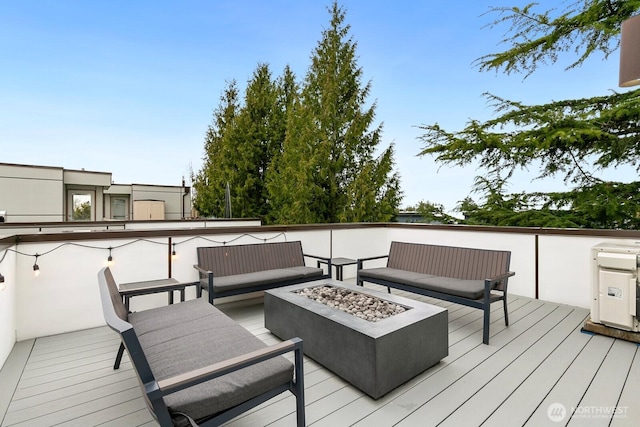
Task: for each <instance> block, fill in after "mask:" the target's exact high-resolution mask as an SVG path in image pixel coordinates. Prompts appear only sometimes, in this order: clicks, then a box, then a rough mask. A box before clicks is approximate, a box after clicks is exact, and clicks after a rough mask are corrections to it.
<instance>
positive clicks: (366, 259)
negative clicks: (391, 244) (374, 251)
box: [357, 254, 389, 270]
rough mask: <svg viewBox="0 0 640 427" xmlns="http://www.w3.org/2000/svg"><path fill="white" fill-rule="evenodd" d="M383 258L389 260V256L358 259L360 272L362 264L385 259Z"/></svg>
mask: <svg viewBox="0 0 640 427" xmlns="http://www.w3.org/2000/svg"><path fill="white" fill-rule="evenodd" d="M383 258H389V255H388V254H387V255H378V256H372V257H367V258H358V260H357V264H358V270H362V264H363V263H364V262H365V261H373V260H374V259H383Z"/></svg>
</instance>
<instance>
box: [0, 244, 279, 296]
mask: <svg viewBox="0 0 640 427" xmlns="http://www.w3.org/2000/svg"><path fill="white" fill-rule="evenodd" d="M280 236H284V239H285V241H287V235H286V233H284V232H281V233H278V234H276V235H274V236H272V237H267V238H263V237H258V236H254V235H252V234H248V233H244V234H241V235H239V236H236V237H235V238H233V239H231V240H228V241H224V240H223V241H219V240H214V239H209V238H207V237H204V236H193V237H190V238H188V239H186V240H183V241H181V242H172V243H171V246H172V250H171V259H172V260H175V259H177V258H178V254H177V251H176V245H178V244H182V243H187V242H190V241H192V240H195V239H199V240H205V241H207V242H211V243H217V244H221V245H224V246H226V245H227V244H228V243H233V242H235V241H236V240H239V239H242V238H244V237H252V238H254V239H256V240H260V241H262V242H264V243H266V242H267V241H269V240H274V239H277V238H278V237H280ZM138 242H147V243H153V244H158V245H167V243H160V242H156V241H153V240H147V239H136V240H132V241H130V242H127V243H124V244H122V245H118V246H116V247H115V248H114V247H112V246H109V247H108V248H105V247H99V246H91V245H83V244H79V243H73V242H65V243H62V244H60V245H58V246H56V247H54V248H52V249H50V250H48V251H46V252H43V253H42V254H39V253H35V254H29V253H24V252H21V251H18V250H16V249H11V248H9V249H5V250H4V253H3V254H2V256H0V263H2V261H4V258H5V256H6V255H7V253H8V252H13V253H16V254H18V255H23V256H32V257H35V261H34V263H33V275H34V276H36V277H37V276H39V275H40V266H39V265H38V257H40V256H43V255H48V254H50V253H52V252H54V251H57V250H58V249H60V248H62V247H64V246H78V247H82V248H88V249H99V250H104V249H107V250H108V251H109V256H108V257H107V265H108V266H111V265H113V255H112V253H111V251H112V250H113V249H117V248H121V247H124V246H128V245H131V244H134V243H138ZM4 281H5V278H4V276H3V275H2V274H0V283H4ZM2 289H4V285H0V290H2Z"/></svg>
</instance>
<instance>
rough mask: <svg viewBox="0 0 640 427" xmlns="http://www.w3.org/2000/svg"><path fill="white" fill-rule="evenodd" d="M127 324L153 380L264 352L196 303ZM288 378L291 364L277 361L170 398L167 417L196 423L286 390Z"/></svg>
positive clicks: (223, 317) (248, 335)
mask: <svg viewBox="0 0 640 427" xmlns="http://www.w3.org/2000/svg"><path fill="white" fill-rule="evenodd" d="M129 321H130V322H131V324H132V325H133V328H134V330H135V332H136V335H137V336H138V339H139V341H140V344H141V346H142V348H143V350H144V354H145V356H146V357H147V360H148V362H149V365H150V367H151V370H152V372H153V374H154V376H155V378H156V379H157V380H163V379H166V378H169V377H172V376H174V375H178V374H182V373H185V372H189V371H191V370H193V369H198V368H202V367H205V366H208V365H211V364H213V363H217V362H221V361H224V360H227V359H230V358H233V357H236V356H241V355H244V354H247V353H249V352H251V351H254V350H258V349H261V348H264V347H266V345H265V344H264V343H263V342H262V341H260V340H259V339H258V338H256V337H255V336H254V335H253V334H251V333H250V332H248V331H247V330H245V329H244V328H242V327H241V326H240V325H238V324H237V323H235V322H234V321H233V320H231V319H230V318H229V317H227V316H226V315H225V314H224V313H222V312H220V311H219V310H217V309H215V308H214V307H212V306H211V305H210V304H208V303H207V302H206V301H205V300H202V299H195V300H190V301H187V302H183V303H179V304H174V305H169V306H165V307H160V308H156V309H152V310H146V311H142V312H139V313H131V314H130V315H129ZM201 349H209V350H208V351H201ZM211 349H213V351H212V350H211ZM292 378H293V364H292V363H291V362H289V361H288V360H287V359H286V358H284V357H277V358H274V359H270V360H267V361H265V362H261V363H258V364H256V365H252V366H249V367H247V368H244V369H242V370H240V371H237V372H233V373H230V374H227V375H224V376H222V377H219V378H216V379H213V380H210V381H207V382H204V383H202V384H199V385H197V386H194V387H190V388H187V389H185V390H181V391H179V392H176V393H173V394H171V395H169V396H167V397H166V398H165V402H166V404H167V407H168V408H169V411H170V412H172V413H178V412H179V413H184V414H187V415H188V416H189V417H191V418H193V419H194V420H199V419H201V418H203V417H205V416H207V415H210V414H214V413H217V412H220V411H222V410H225V409H228V408H231V407H233V406H236V405H238V404H240V403H242V402H245V401H247V400H249V399H251V398H253V397H255V396H258V395H260V394H262V393H265V392H267V391H269V390H272V389H274V388H275V387H278V386H279V385H282V384H287V383H288V382H289V381H291V379H292Z"/></svg>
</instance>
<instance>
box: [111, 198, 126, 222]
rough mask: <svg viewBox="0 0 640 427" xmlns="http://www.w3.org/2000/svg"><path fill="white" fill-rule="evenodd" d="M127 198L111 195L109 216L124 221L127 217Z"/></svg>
mask: <svg viewBox="0 0 640 427" xmlns="http://www.w3.org/2000/svg"><path fill="white" fill-rule="evenodd" d="M128 212H129V199H128V198H127V197H113V196H111V218H113V219H120V220H123V221H126V220H127V219H129V214H128Z"/></svg>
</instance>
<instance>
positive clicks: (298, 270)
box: [200, 266, 322, 292]
mask: <svg viewBox="0 0 640 427" xmlns="http://www.w3.org/2000/svg"><path fill="white" fill-rule="evenodd" d="M312 276H322V269H320V268H314V267H302V266H301V267H289V268H280V269H276V270H264V271H257V272H254V273H245V274H234V275H232V276H220V277H215V276H214V277H213V287H214V289H215V290H216V291H219V292H223V291H230V290H235V289H244V288H249V287H253V286H261V285H271V284H274V283H279V282H286V281H288V280H296V279H302V278H306V277H312ZM200 283H201V285H202V286H203V287H204V288H205V289H206V288H207V286H208V281H207V279H202V280H200Z"/></svg>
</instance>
